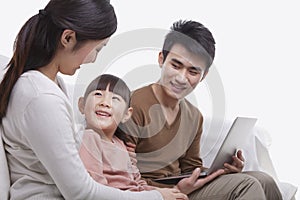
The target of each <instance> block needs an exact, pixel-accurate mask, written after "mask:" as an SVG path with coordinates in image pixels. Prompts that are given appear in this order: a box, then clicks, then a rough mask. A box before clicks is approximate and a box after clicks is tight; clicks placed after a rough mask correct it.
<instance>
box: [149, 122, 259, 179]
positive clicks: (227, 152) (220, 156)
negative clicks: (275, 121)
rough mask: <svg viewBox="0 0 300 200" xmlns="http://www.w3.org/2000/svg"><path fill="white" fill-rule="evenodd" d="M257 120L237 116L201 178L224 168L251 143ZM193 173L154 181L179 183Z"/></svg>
mask: <svg viewBox="0 0 300 200" xmlns="http://www.w3.org/2000/svg"><path fill="white" fill-rule="evenodd" d="M256 121H257V119H256V118H249V117H237V118H236V119H235V120H234V122H233V123H232V125H231V127H230V129H229V131H228V133H227V135H226V137H225V139H224V140H223V143H222V145H221V147H220V149H219V151H218V153H217V154H216V156H215V159H214V160H213V162H212V164H211V166H210V168H208V169H206V170H205V171H202V172H201V174H200V176H199V178H204V177H206V176H207V175H209V174H211V173H213V172H215V171H217V170H218V169H222V168H223V166H224V163H225V162H227V163H231V162H232V156H233V155H235V153H236V151H237V150H238V149H243V148H245V147H246V146H247V144H248V143H249V139H250V137H251V133H252V130H253V128H254V126H255V123H256ZM191 174H192V172H189V173H186V174H181V175H178V176H169V177H164V178H158V179H154V181H156V182H158V183H164V184H177V183H178V182H179V181H180V180H181V179H183V178H187V177H190V176H191Z"/></svg>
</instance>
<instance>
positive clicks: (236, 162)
mask: <svg viewBox="0 0 300 200" xmlns="http://www.w3.org/2000/svg"><path fill="white" fill-rule="evenodd" d="M232 159H233V162H232V164H231V165H230V164H228V163H224V167H225V173H227V174H229V173H239V172H242V170H243V168H244V162H245V158H244V157H243V155H242V151H241V150H238V151H237V153H236V155H234V156H232Z"/></svg>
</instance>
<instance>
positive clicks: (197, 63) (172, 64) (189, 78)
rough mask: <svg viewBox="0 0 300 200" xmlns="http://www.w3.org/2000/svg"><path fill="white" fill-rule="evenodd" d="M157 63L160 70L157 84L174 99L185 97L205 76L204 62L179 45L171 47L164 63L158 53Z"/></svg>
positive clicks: (161, 55)
mask: <svg viewBox="0 0 300 200" xmlns="http://www.w3.org/2000/svg"><path fill="white" fill-rule="evenodd" d="M158 61H159V64H160V66H161V68H162V71H161V78H160V80H159V83H160V84H161V85H162V86H163V88H164V90H165V93H166V94H167V95H168V96H169V97H171V98H174V99H178V100H180V99H182V98H184V97H186V96H187V95H188V94H189V93H191V92H192V91H193V89H194V88H195V87H196V86H197V84H198V83H199V82H200V81H201V80H202V79H203V78H204V76H205V74H204V72H205V61H204V60H202V59H201V58H200V57H199V56H196V55H194V54H192V53H190V52H189V51H188V50H187V49H186V48H184V47H183V46H182V45H180V44H175V45H173V47H172V48H171V50H170V52H169V54H168V55H167V57H166V59H165V61H164V62H163V54H162V53H160V54H159V59H158Z"/></svg>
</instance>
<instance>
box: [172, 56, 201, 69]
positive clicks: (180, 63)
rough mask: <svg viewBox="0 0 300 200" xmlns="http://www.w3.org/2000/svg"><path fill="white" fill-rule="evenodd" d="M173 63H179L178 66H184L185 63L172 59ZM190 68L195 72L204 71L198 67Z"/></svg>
mask: <svg viewBox="0 0 300 200" xmlns="http://www.w3.org/2000/svg"><path fill="white" fill-rule="evenodd" d="M171 61H172V62H175V63H177V64H178V65H183V63H182V62H181V61H180V60H177V59H176V58H172V59H171ZM189 68H191V69H193V70H197V71H199V72H201V71H203V69H202V68H201V67H197V66H190V67H189Z"/></svg>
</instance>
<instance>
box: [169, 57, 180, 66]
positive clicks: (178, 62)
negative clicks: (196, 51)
mask: <svg viewBox="0 0 300 200" xmlns="http://www.w3.org/2000/svg"><path fill="white" fill-rule="evenodd" d="M171 61H173V62H175V63H177V64H179V65H183V64H182V62H180V61H179V60H177V59H176V58H172V59H171Z"/></svg>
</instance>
